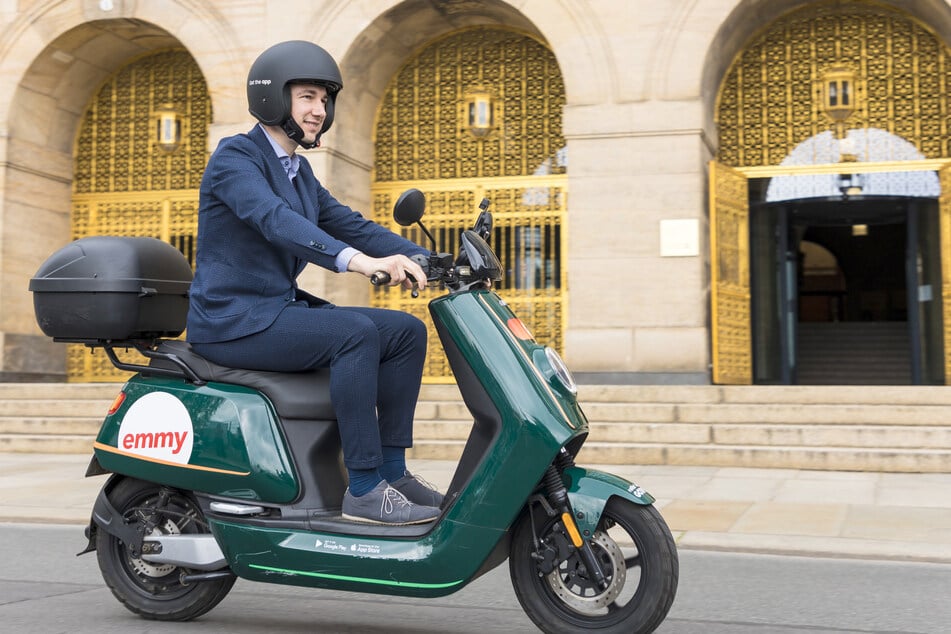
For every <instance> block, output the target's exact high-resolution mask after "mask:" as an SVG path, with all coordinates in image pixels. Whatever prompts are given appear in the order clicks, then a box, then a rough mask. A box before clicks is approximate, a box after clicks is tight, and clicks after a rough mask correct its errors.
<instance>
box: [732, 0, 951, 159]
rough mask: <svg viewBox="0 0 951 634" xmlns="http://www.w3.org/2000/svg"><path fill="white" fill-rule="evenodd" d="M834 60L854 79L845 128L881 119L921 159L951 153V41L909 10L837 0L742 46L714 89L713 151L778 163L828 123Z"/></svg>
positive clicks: (777, 24) (874, 124) (830, 124)
mask: <svg viewBox="0 0 951 634" xmlns="http://www.w3.org/2000/svg"><path fill="white" fill-rule="evenodd" d="M835 67H844V68H847V69H849V70H852V71H854V72H855V75H856V78H857V79H858V85H857V86H856V88H857V89H858V94H857V100H856V105H857V108H856V110H855V112H854V113H853V114H852V115H851V117H850V118H849V119H848V121H847V122H846V127H847V128H851V129H860V128H879V129H882V130H885V131H887V132H890V133H892V134H895V135H897V136H900V137H901V138H903V139H905V140H907V141H909V142H911V143H913V144H914V145H915V147H916V148H918V150H919V151H920V152H921V153H922V154H923V155H924V156H925V157H927V158H944V157H951V135H949V122H948V118H949V116H951V113H949V107H948V88H949V86H951V53H949V49H948V47H946V46H944V45H943V44H942V42H941V41H940V40H939V39H938V37H937V36H935V34H934V33H932V32H931V31H930V30H929V29H927V28H926V27H924V26H923V25H921V24H919V23H917V22H915V21H913V20H912V19H911V18H910V17H909V16H908V15H906V14H903V13H900V12H898V11H895V10H892V9H889V8H887V7H884V6H881V5H876V4H869V3H866V2H860V1H849V0H838V1H836V2H828V3H824V4H817V5H810V6H809V7H808V8H807V9H803V10H799V11H795V12H793V13H790V14H788V15H787V16H785V17H783V18H781V19H779V20H778V21H776V22H774V23H773V24H771V25H770V27H769V28H768V30H766V31H765V32H764V33H762V34H761V35H760V36H758V37H756V38H755V39H754V40H753V41H752V42H751V43H750V44H749V46H747V47H746V48H745V49H744V50H743V52H742V53H740V55H739V56H738V57H737V59H736V60H735V61H734V63H733V66H732V67H731V68H730V70H729V72H728V74H727V76H726V78H725V79H724V81H723V84H722V86H721V88H720V95H719V98H718V103H717V111H716V121H717V123H718V125H719V129H720V146H719V151H718V155H717V156H718V160H719V161H720V162H721V163H724V164H726V165H731V166H734V167H741V166H742V167H746V166H759V165H778V164H779V163H780V162H781V161H782V160H783V159H784V158H786V156H787V155H788V154H789V153H790V151H791V150H792V149H793V148H795V147H796V146H797V145H798V144H799V143H801V142H803V141H805V140H806V139H808V138H810V137H812V136H815V135H817V134H819V133H821V132H824V131H826V130H834V129H835V124H834V122H833V121H832V119H830V118H829V117H827V116H826V115H825V114H824V112H823V110H822V90H821V86H820V81H821V79H822V76H823V74H824V73H826V72H827V71H829V70H830V69H833V68H835Z"/></svg>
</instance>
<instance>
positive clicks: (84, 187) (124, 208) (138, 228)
mask: <svg viewBox="0 0 951 634" xmlns="http://www.w3.org/2000/svg"><path fill="white" fill-rule="evenodd" d="M210 122H211V101H210V100H209V98H208V90H207V88H206V85H205V80H204V78H203V77H202V75H201V71H200V70H199V69H198V66H197V65H196V64H195V61H194V60H193V59H192V57H191V56H190V55H189V54H188V53H187V52H186V51H184V50H171V51H163V52H160V53H156V54H152V55H149V56H147V57H143V58H140V59H138V60H135V61H133V62H132V63H130V64H128V65H127V66H124V67H123V68H121V69H120V70H119V71H118V72H116V73H115V74H114V75H113V76H112V77H110V78H109V79H108V80H107V81H106V82H105V83H104V84H103V86H102V87H101V88H100V90H99V92H98V93H97V94H96V95H95V96H94V97H93V98H92V100H91V101H90V103H89V105H88V106H87V108H86V112H85V115H84V116H83V120H82V123H81V125H80V131H79V136H78V137H77V141H76V147H75V157H74V158H75V160H74V165H75V177H74V179H73V205H72V233H73V238H74V239H79V238H83V237H86V236H92V235H122V236H147V237H154V238H159V239H160V240H164V241H166V242H169V243H171V244H172V245H174V246H175V247H176V248H178V249H179V250H180V251H182V253H183V254H184V255H185V257H187V258H188V260H189V262H191V263H192V264H194V245H195V235H196V233H197V230H198V185H199V182H200V181H201V175H202V172H203V171H204V168H205V163H206V162H207V160H208V153H207V150H206V146H207V130H208V125H209V124H210ZM120 356H122V355H121V354H120ZM66 365H67V374H68V377H69V380H70V381H120V380H124V379H125V378H126V377H127V376H128V374H127V373H125V372H120V371H118V370H116V369H115V368H114V367H113V366H112V364H111V363H109V361H108V360H107V359H106V357H105V355H103V354H102V353H98V354H96V353H93V352H91V351H90V350H89V349H87V348H84V347H83V346H79V345H73V346H70V347H69V350H68V352H67V361H66Z"/></svg>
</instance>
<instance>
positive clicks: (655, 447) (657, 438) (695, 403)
mask: <svg viewBox="0 0 951 634" xmlns="http://www.w3.org/2000/svg"><path fill="white" fill-rule="evenodd" d="M120 387H121V385H120V384H118V383H113V384H0V451H17V452H49V453H89V452H90V451H91V446H92V442H93V440H94V439H95V436H96V433H97V432H98V429H99V425H100V423H101V421H102V418H103V417H104V415H105V413H106V411H107V410H108V408H109V406H110V405H111V403H112V401H113V398H114V396H115V394H116V393H117V392H118V390H119V388H120ZM579 400H580V401H581V403H582V406H583V408H584V410H585V413H586V415H587V417H588V419H589V422H590V424H591V432H590V436H589V439H588V442H587V443H586V445H585V448H584V450H583V452H584V453H585V455H588V457H586V458H585V461H586V462H587V463H604V464H611V463H617V462H620V463H631V464H635V463H636V464H690V465H698V466H700V465H712V466H746V467H758V466H770V467H791V468H802V469H838V470H851V469H859V470H881V471H932V470H933V471H941V472H951V459H949V458H951V393H949V391H948V390H946V389H945V388H943V387H922V386H875V387H869V386H819V387H811V386H808V387H807V386H755V387H749V386H746V387H743V386H709V385H705V386H662V385H643V386H639V385H583V386H581V388H580V395H579ZM471 428H472V416H471V414H470V413H469V411H468V409H467V408H466V407H465V405H464V403H463V401H462V398H461V396H460V395H459V392H458V389H457V388H456V386H455V385H424V386H423V388H422V390H421V395H420V401H419V405H418V407H417V411H416V447H415V448H414V450H413V453H412V455H414V456H416V457H417V458H433V459H447V460H452V459H458V457H459V455H460V454H461V452H462V449H463V447H464V445H465V441H466V439H467V438H468V436H469V432H470V430H471Z"/></svg>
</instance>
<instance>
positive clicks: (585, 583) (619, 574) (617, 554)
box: [546, 531, 627, 616]
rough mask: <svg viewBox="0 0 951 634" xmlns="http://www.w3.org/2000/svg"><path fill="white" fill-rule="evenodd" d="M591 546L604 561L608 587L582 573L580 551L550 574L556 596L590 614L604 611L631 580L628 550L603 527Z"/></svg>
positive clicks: (603, 566) (580, 611)
mask: <svg viewBox="0 0 951 634" xmlns="http://www.w3.org/2000/svg"><path fill="white" fill-rule="evenodd" d="M590 543H591V548H592V549H593V550H594V555H595V557H596V558H597V559H598V562H599V563H600V564H601V569H602V570H603V571H604V573H605V575H604V576H605V579H606V580H607V581H608V586H607V588H605V589H604V590H601V589H600V588H598V586H597V584H596V583H594V581H592V580H591V579H589V578H588V577H587V575H585V574H581V573H579V570H581V569H582V568H583V567H582V564H581V560H580V557H579V556H578V554H577V553H575V554H574V555H572V556H571V557H570V558H569V559H568V560H567V561H565V562H564V563H562V564H561V566H559V567H558V569H557V570H554V571H552V572H551V573H549V574H548V575H547V576H546V579H547V580H548V585H549V587H550V588H551V590H552V592H554V593H555V596H556V597H558V598H559V599H560V600H561V601H562V603H564V604H565V605H566V606H567V607H568V608H570V609H572V610H574V611H576V612H578V613H580V614H585V615H589V616H596V615H599V614H601V613H603V611H604V609H606V608H607V607H608V606H609V605H611V604H612V603H613V602H614V601H615V600H616V599H617V598H618V596H619V595H620V594H621V590H623V589H624V583H625V581H626V580H627V567H626V565H625V560H624V553H623V552H622V551H621V548H620V547H619V546H618V545H617V543H616V542H615V541H614V540H613V539H611V537H609V536H608V535H607V533H605V532H603V531H598V532H597V533H595V535H594V539H592V540H591V542H590Z"/></svg>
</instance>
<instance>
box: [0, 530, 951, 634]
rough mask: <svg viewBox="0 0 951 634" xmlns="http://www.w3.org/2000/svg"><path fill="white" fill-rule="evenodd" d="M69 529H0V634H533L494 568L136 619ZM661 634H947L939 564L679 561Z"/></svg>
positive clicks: (694, 556) (950, 579) (259, 589)
mask: <svg viewBox="0 0 951 634" xmlns="http://www.w3.org/2000/svg"><path fill="white" fill-rule="evenodd" d="M84 546H85V542H84V539H83V537H82V532H81V529H80V528H78V527H76V526H47V525H18V524H0V632H17V633H20V632H23V633H32V632H37V633H40V632H41V633H43V634H54V633H58V632H63V633H66V632H69V633H71V634H85V633H89V634H104V633H111V632H115V633H119V632H122V633H123V634H128V632H137V633H138V632H147V633H149V634H162V633H172V632H174V633H176V634H181V633H187V632H202V633H207V634H211V633H225V632H227V633H229V634H234V633H245V632H247V633H251V632H263V633H268V634H274V633H279V632H280V633H283V632H353V633H357V632H359V633H361V634H364V633H369V634H372V633H374V632H379V633H380V634H383V633H387V634H391V633H392V634H402V633H406V634H409V633H410V632H413V633H423V634H425V633H435V632H454V633H455V632H458V633H474V634H475V633H478V634H486V633H488V632H506V633H515V632H536V631H537V630H536V629H535V627H534V626H533V625H532V623H531V622H530V621H529V620H528V618H527V617H526V616H525V615H524V614H523V613H522V610H521V608H520V607H519V605H518V602H517V600H516V598H515V594H514V592H513V591H512V588H511V584H510V582H509V578H508V567H507V566H505V565H503V566H501V567H499V568H497V569H495V570H494V571H492V572H491V573H490V574H488V575H486V576H484V577H482V578H480V579H478V580H476V581H475V582H474V583H472V584H471V585H470V586H469V587H467V588H465V589H463V590H462V591H460V592H458V593H456V594H454V595H450V596H448V597H444V598H441V599H427V600H423V599H406V598H400V597H380V596H373V595H364V594H352V593H341V592H328V591H325V590H309V589H303V588H295V587H288V586H273V585H267V584H259V583H251V582H246V581H243V580H239V581H238V582H237V584H236V585H235V587H234V589H233V590H232V591H231V594H230V595H228V597H227V598H226V599H225V600H224V601H223V602H222V603H221V604H220V605H218V607H216V608H215V609H214V610H212V611H211V612H209V613H208V614H207V615H205V616H203V617H202V618H200V619H198V620H196V621H193V622H190V623H158V622H152V621H144V620H142V619H140V618H138V617H136V616H134V615H133V614H131V613H130V612H128V611H126V610H125V609H124V608H123V607H122V606H120V605H119V603H118V602H116V601H115V600H114V599H113V597H112V595H111V594H110V592H109V590H108V589H107V588H106V587H105V585H104V584H103V582H102V580H101V578H100V576H99V569H98V566H97V563H96V557H95V555H94V554H90V555H84V556H82V557H76V556H75V553H77V552H78V551H79V550H82V548H83V547H84ZM680 556H681V574H680V589H679V592H678V595H677V600H676V601H675V603H674V606H673V609H672V610H671V612H670V615H669V616H668V618H667V621H665V622H664V624H663V625H662V626H661V627H660V628H659V629H658V630H657V631H658V632H659V633H661V634H685V633H691V634H700V633H703V634H746V633H751V634H752V633H756V634H794V633H800V632H801V633H808V634H817V633H825V632H829V633H852V632H861V633H871V632H875V633H885V632H888V633H899V632H901V633H916V634H917V633H922V634H923V633H927V634H942V633H951V601H949V597H951V566H949V565H941V564H921V563H900V562H877V561H861V560H846V559H816V558H805V557H777V556H767V555H739V554H730V553H710V552H699V551H681V553H680Z"/></svg>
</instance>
